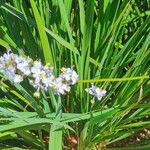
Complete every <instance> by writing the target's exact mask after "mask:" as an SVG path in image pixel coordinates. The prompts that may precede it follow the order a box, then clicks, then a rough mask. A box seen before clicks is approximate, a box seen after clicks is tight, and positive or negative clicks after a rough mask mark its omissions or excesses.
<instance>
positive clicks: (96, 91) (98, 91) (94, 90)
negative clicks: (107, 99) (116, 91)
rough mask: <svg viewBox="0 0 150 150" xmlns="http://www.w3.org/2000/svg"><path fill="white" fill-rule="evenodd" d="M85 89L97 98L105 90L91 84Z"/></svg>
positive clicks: (103, 93) (100, 97) (103, 94)
mask: <svg viewBox="0 0 150 150" xmlns="http://www.w3.org/2000/svg"><path fill="white" fill-rule="evenodd" d="M85 90H86V91H87V92H88V93H89V94H91V95H93V96H94V97H97V99H98V100H101V99H102V97H104V96H105V95H106V90H103V89H101V88H99V87H96V86H94V85H93V84H92V86H91V87H90V88H86V89H85Z"/></svg>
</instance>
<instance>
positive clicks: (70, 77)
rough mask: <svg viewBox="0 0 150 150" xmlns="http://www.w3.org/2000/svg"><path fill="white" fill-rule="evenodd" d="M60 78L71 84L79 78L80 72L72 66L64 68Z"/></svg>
mask: <svg viewBox="0 0 150 150" xmlns="http://www.w3.org/2000/svg"><path fill="white" fill-rule="evenodd" d="M61 71H62V73H61V74H60V75H59V77H60V78H62V79H64V81H65V82H67V83H68V84H70V85H74V84H75V83H76V82H77V80H78V74H77V73H76V72H75V71H74V70H73V69H72V68H64V67H63V68H62V69H61Z"/></svg>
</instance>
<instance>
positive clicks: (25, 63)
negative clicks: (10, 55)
mask: <svg viewBox="0 0 150 150" xmlns="http://www.w3.org/2000/svg"><path fill="white" fill-rule="evenodd" d="M15 62H16V67H17V69H18V70H20V71H21V73H22V74H24V75H26V76H28V75H29V74H30V73H31V72H30V67H31V63H32V59H30V58H29V57H28V58H24V57H22V56H19V57H18V56H16V57H15Z"/></svg>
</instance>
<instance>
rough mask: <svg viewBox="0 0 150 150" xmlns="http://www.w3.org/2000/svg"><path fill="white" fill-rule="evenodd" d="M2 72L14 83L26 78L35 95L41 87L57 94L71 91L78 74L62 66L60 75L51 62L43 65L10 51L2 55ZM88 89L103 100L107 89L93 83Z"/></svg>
mask: <svg viewBox="0 0 150 150" xmlns="http://www.w3.org/2000/svg"><path fill="white" fill-rule="evenodd" d="M0 72H1V73H2V74H3V75H5V78H7V79H8V80H10V81H11V82H12V83H20V82H22V81H23V79H24V78H28V79H29V83H30V84H31V85H32V86H33V87H35V88H36V92H35V93H34V96H36V97H39V96H40V92H39V91H40V89H43V90H45V91H47V90H48V88H51V89H52V90H53V91H54V93H55V94H58V95H59V94H62V95H64V94H66V93H68V92H69V91H70V89H71V85H74V84H76V82H77V80H78V74H77V73H76V71H74V70H73V68H64V67H63V68H61V73H60V74H59V76H58V77H55V76H54V74H53V67H52V66H50V65H49V64H46V65H45V66H44V65H42V63H41V61H40V60H38V61H33V60H32V59H31V58H29V57H22V56H18V55H16V54H13V53H12V52H11V51H8V52H7V53H5V54H4V55H3V56H1V57H0ZM86 91H87V92H88V93H89V94H91V95H93V96H94V98H95V97H96V98H97V99H98V100H101V99H102V97H103V96H105V95H106V91H105V90H102V89H101V88H99V87H96V86H94V85H93V84H92V86H91V87H90V88H87V89H86Z"/></svg>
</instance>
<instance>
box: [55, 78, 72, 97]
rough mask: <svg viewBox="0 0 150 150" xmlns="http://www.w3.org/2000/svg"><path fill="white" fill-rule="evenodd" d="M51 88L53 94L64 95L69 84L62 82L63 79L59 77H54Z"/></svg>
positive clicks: (68, 89)
mask: <svg viewBox="0 0 150 150" xmlns="http://www.w3.org/2000/svg"><path fill="white" fill-rule="evenodd" d="M52 88H53V90H54V93H55V94H62V95H64V94H66V93H67V92H69V91H70V86H69V85H68V84H65V83H64V82H63V79H62V78H60V77H58V78H56V79H55V81H54V82H53V86H52Z"/></svg>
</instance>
